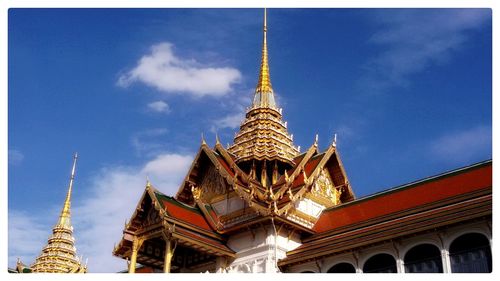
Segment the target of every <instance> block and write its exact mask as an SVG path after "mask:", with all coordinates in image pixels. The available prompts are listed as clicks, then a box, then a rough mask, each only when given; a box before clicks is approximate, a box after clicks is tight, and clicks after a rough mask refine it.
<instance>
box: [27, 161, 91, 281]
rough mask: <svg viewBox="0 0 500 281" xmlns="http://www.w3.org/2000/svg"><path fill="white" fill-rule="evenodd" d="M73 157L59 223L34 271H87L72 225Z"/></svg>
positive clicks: (53, 230)
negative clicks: (77, 246)
mask: <svg viewBox="0 0 500 281" xmlns="http://www.w3.org/2000/svg"><path fill="white" fill-rule="evenodd" d="M77 158H78V155H77V154H76V153H75V155H74V157H73V168H72V170H71V177H70V180H69V187H68V193H67V194H66V200H64V206H63V209H62V211H61V214H60V216H59V220H58V221H57V224H56V225H55V226H54V228H53V229H52V235H51V236H50V237H49V239H48V244H47V246H45V247H44V248H43V249H42V253H41V254H40V255H39V256H38V257H37V258H36V260H35V262H34V263H33V265H32V266H31V268H32V270H33V272H51V273H72V272H78V273H81V272H87V267H86V266H82V264H81V260H80V259H79V258H78V257H77V255H76V248H75V238H74V237H73V226H72V225H71V192H72V189H73V181H74V179H75V170H76V159H77Z"/></svg>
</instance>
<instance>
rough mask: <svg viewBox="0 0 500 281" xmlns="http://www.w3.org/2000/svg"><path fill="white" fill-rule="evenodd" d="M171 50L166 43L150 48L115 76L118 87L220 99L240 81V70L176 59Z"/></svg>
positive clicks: (170, 45) (170, 46)
mask: <svg viewBox="0 0 500 281" xmlns="http://www.w3.org/2000/svg"><path fill="white" fill-rule="evenodd" d="M173 49H174V46H173V44H171V43H168V42H164V43H160V44H157V45H154V46H152V47H151V53H150V54H147V55H144V56H143V57H142V58H141V59H140V60H139V62H138V64H137V66H136V67H134V68H133V69H132V70H130V71H128V72H127V73H125V74H123V75H121V76H120V77H119V79H118V85H120V86H122V87H127V86H129V85H130V84H132V83H134V82H142V83H144V84H146V85H148V86H151V87H154V88H156V89H158V90H159V91H161V92H164V93H170V94H182V93H183V94H188V95H192V96H195V97H202V96H223V95H226V94H228V93H229V92H230V91H231V89H232V88H231V87H232V85H233V84H235V83H237V82H239V81H240V79H241V73H240V71H239V70H237V69H235V68H232V67H212V66H205V65H203V64H201V63H198V62H197V61H195V60H193V59H183V58H179V57H177V56H176V55H175V54H174V51H173Z"/></svg>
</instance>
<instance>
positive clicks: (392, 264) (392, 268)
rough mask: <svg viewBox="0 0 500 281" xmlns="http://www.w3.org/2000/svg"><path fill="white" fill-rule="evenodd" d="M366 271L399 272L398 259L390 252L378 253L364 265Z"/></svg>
mask: <svg viewBox="0 0 500 281" xmlns="http://www.w3.org/2000/svg"><path fill="white" fill-rule="evenodd" d="M363 272H364V273H397V272H398V270H397V269H396V260H395V259H394V258H393V257H392V256H391V255H389V254H377V255H375V256H373V257H371V258H369V259H368V260H367V261H366V262H365V265H364V266H363Z"/></svg>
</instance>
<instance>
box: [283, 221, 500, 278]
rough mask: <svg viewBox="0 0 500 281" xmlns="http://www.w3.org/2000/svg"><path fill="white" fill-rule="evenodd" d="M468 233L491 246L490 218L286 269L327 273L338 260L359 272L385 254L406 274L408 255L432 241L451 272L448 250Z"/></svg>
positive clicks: (293, 271)
mask: <svg viewBox="0 0 500 281" xmlns="http://www.w3.org/2000/svg"><path fill="white" fill-rule="evenodd" d="M467 233H478V234H481V235H484V237H486V238H487V239H488V240H489V242H490V247H491V245H492V231H491V220H487V219H485V220H482V221H476V222H470V223H464V224H460V225H457V226H453V227H449V228H443V229H440V230H436V231H432V232H427V233H423V234H419V235H415V236H411V237H406V238H400V239H393V240H391V241H386V242H384V243H378V244H377V245H373V246H370V247H366V248H363V249H353V250H351V251H347V252H343V253H341V254H337V255H333V256H328V257H321V258H319V259H316V260H314V261H311V262H307V263H303V264H299V265H294V266H292V267H290V268H287V269H286V271H285V272H290V273H300V272H314V273H327V272H328V270H329V269H331V268H332V267H333V266H335V265H337V264H339V263H349V264H351V265H353V266H354V268H355V270H356V273H363V266H364V264H365V263H366V261H367V260H368V259H370V258H371V257H373V256H375V255H377V254H381V253H385V254H389V255H391V256H392V257H394V259H395V260H396V268H397V272H398V273H405V264H404V257H405V254H406V253H407V252H408V251H409V250H410V249H412V248H413V247H415V246H418V245H422V244H430V245H434V246H436V247H437V248H438V249H439V251H440V252H441V260H442V266H443V272H444V273H451V272H452V270H451V266H450V257H449V249H450V245H451V243H452V242H453V241H454V240H455V239H456V238H457V237H459V236H460V235H463V234H467Z"/></svg>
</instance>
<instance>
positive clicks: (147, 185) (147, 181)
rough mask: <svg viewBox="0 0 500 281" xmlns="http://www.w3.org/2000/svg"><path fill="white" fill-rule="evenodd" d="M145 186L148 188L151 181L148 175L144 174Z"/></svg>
mask: <svg viewBox="0 0 500 281" xmlns="http://www.w3.org/2000/svg"><path fill="white" fill-rule="evenodd" d="M146 187H147V188H149V187H151V182H150V181H149V176H148V175H146Z"/></svg>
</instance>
